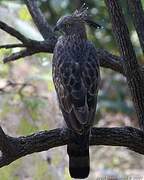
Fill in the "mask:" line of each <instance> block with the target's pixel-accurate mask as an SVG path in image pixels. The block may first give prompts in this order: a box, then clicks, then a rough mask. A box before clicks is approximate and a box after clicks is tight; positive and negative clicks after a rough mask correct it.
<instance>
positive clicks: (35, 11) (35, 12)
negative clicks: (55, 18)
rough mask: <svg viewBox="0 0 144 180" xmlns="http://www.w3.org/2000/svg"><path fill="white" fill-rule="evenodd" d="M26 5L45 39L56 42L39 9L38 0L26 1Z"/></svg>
mask: <svg viewBox="0 0 144 180" xmlns="http://www.w3.org/2000/svg"><path fill="white" fill-rule="evenodd" d="M25 4H26V5H27V8H28V10H29V12H30V14H31V16H32V18H33V21H34V22H35V24H36V26H37V28H38V30H39V32H40V33H41V35H42V36H43V38H44V39H53V40H56V37H55V36H54V33H53V31H52V29H51V27H50V26H49V24H48V23H47V20H46V18H45V17H44V16H43V14H42V12H41V10H40V9H39V7H38V3H37V0H25Z"/></svg>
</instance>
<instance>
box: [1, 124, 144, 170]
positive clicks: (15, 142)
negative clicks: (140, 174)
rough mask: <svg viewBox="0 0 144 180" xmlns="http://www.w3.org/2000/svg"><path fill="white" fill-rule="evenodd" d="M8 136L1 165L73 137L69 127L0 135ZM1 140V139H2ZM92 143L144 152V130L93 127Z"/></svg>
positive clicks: (62, 143) (60, 143) (57, 144)
mask: <svg viewBox="0 0 144 180" xmlns="http://www.w3.org/2000/svg"><path fill="white" fill-rule="evenodd" d="M1 135H2V136H4V138H6V140H7V141H6V143H7V145H8V147H7V148H8V149H9V151H11V152H13V153H10V154H9V153H8V152H6V150H7V149H6V148H5V146H4V144H3V143H1V145H0V150H1V151H2V153H3V154H2V156H1V158H0V167H3V166H5V165H8V164H10V163H12V162H13V161H15V160H16V159H19V158H21V157H23V156H26V155H28V154H32V153H35V152H41V151H46V150H48V149H51V148H54V147H58V146H63V145H66V144H67V143H68V142H69V140H70V137H71V132H70V131H69V130H68V129H54V130H50V131H41V132H38V133H34V134H32V135H29V136H26V137H18V138H15V137H10V136H7V135H5V134H3V131H2V132H1V131H0V137H1ZM0 142H1V139H0ZM90 144H91V145H107V146H124V147H127V148H129V149H131V150H133V151H135V152H138V153H140V154H144V132H143V131H141V130H139V129H136V128H132V127H121V128H93V129H92V132H91V137H90Z"/></svg>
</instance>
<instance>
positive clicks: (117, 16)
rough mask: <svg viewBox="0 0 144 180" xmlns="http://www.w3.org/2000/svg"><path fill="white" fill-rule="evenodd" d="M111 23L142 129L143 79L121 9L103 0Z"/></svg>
mask: <svg viewBox="0 0 144 180" xmlns="http://www.w3.org/2000/svg"><path fill="white" fill-rule="evenodd" d="M105 2H106V5H107V7H108V11H109V14H110V17H111V21H112V28H113V32H114V35H115V38H116V41H117V44H118V46H119V49H120V51H121V55H122V57H123V69H124V72H125V75H126V78H127V83H128V87H129V89H130V92H131V95H132V100H133V102H134V106H135V110H136V113H137V117H138V120H139V125H140V127H141V128H142V129H144V111H143V109H144V78H143V72H142V71H141V68H140V66H139V64H138V62H137V59H136V55H135V52H134V49H133V46H132V43H131V40H130V36H129V31H128V27H127V25H126V23H125V19H124V16H123V13H122V9H121V7H120V6H119V4H118V1H115V0H105Z"/></svg>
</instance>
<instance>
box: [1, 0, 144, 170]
mask: <svg viewBox="0 0 144 180" xmlns="http://www.w3.org/2000/svg"><path fill="white" fill-rule="evenodd" d="M79 2H80V3H81V2H82V1H79ZM105 2H106V5H107V7H108V10H109V13H110V16H111V20H112V25H113V32H114V34H115V37H116V40H117V43H118V45H119V48H120V51H121V57H118V56H115V55H112V54H111V53H109V52H107V51H105V50H103V49H97V53H96V56H98V57H99V59H100V65H101V66H102V67H105V68H110V69H112V70H115V71H117V72H119V73H121V74H123V75H124V76H126V78H127V82H128V86H129V89H130V91H131V95H132V99H133V102H134V106H135V109H136V113H137V115H138V119H139V123H140V126H141V128H142V129H143V128H144V122H143V119H144V111H143V109H144V75H143V73H144V70H143V68H142V67H140V66H139V64H138V62H137V59H136V55H135V52H134V50H133V46H132V43H131V41H130V38H129V32H128V28H127V26H126V23H125V20H124V17H123V14H122V9H121V7H120V6H119V4H118V1H116V0H105ZM128 3H129V5H130V6H131V11H132V14H133V21H134V24H135V27H136V30H137V32H138V34H139V39H140V42H141V46H142V48H143V42H144V35H143V29H144V28H143V25H144V24H143V11H142V6H141V3H140V0H128ZM25 4H26V5H27V7H28V9H29V12H30V14H31V15H32V18H33V20H34V22H35V24H36V26H37V28H38V30H39V31H40V33H41V35H42V36H43V38H44V41H35V40H31V39H28V38H26V37H25V36H23V35H22V34H21V33H19V32H18V31H16V30H15V29H14V28H12V27H10V26H8V25H7V24H6V23H4V22H1V21H0V29H2V30H4V31H6V32H7V33H9V34H10V35H12V36H14V37H16V38H17V39H18V40H20V41H21V43H20V44H12V45H3V46H0V48H15V47H23V48H24V49H23V50H21V51H20V52H17V53H13V54H11V55H10V56H9V57H6V58H5V59H4V62H5V63H6V62H9V61H14V60H17V59H19V58H21V57H26V56H30V55H33V54H36V53H39V52H46V53H53V50H54V47H55V44H56V42H57V37H56V36H55V35H54V34H53V32H52V29H51V27H50V26H49V25H48V23H47V21H46V19H45V17H44V16H43V14H42V12H41V10H40V9H39V8H38V5H37V1H36V0H25ZM136 17H138V19H136ZM70 138H71V132H70V131H69V130H68V129H54V130H51V131H43V132H38V133H35V134H32V135H29V136H26V137H18V138H16V137H10V136H8V135H6V134H5V133H4V131H3V130H2V128H1V127H0V151H1V152H2V156H1V157H0V167H3V166H5V165H8V164H10V163H11V162H13V161H15V160H16V159H18V158H21V157H23V156H25V155H28V154H31V153H34V152H40V151H44V150H48V149H50V148H53V147H57V146H62V145H66V144H67V143H68V142H69V140H70ZM90 144H91V145H109V146H124V147H128V148H129V149H131V150H133V151H135V152H138V153H141V154H144V132H143V131H142V130H138V129H135V128H132V127H123V128H93V129H92V134H91V137H90Z"/></svg>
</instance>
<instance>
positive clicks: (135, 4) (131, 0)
mask: <svg viewBox="0 0 144 180" xmlns="http://www.w3.org/2000/svg"><path fill="white" fill-rule="evenodd" d="M127 3H128V7H129V11H130V13H131V16H132V20H133V23H134V26H135V28H136V31H137V33H138V37H139V40H140V44H141V48H142V50H143V53H144V11H143V7H142V3H141V1H140V0H127Z"/></svg>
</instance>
